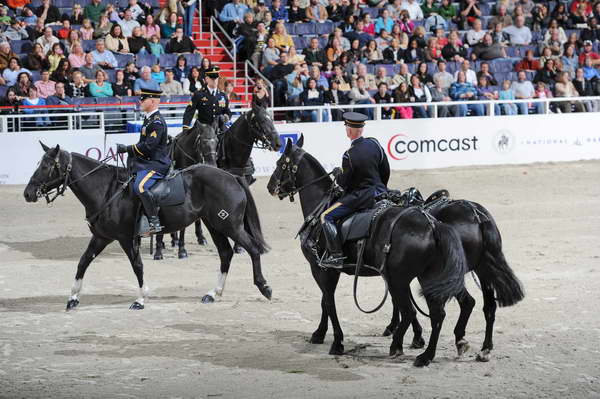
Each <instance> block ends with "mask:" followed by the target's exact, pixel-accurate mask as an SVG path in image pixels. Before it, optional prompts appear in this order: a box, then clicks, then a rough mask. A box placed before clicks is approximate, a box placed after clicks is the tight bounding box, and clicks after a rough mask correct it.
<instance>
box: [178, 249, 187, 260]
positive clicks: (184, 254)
mask: <svg viewBox="0 0 600 399" xmlns="http://www.w3.org/2000/svg"><path fill="white" fill-rule="evenodd" d="M177 256H179V259H185V258H187V257H188V253H187V251H186V250H185V249H180V250H179V254H178V255H177Z"/></svg>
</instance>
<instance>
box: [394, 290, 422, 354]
mask: <svg viewBox="0 0 600 399" xmlns="http://www.w3.org/2000/svg"><path fill="white" fill-rule="evenodd" d="M409 289H410V284H409V283H408V282H401V283H397V284H394V283H392V282H391V281H390V293H391V295H392V303H393V304H394V308H395V309H398V310H399V312H400V316H401V317H400V323H399V324H398V327H396V329H395V330H394V337H393V339H392V344H391V345H390V356H394V357H395V356H402V355H404V335H405V334H406V330H407V329H408V326H409V325H410V324H411V323H412V321H413V319H415V318H416V317H417V312H416V310H415V308H414V307H413V305H412V303H411V302H410V297H409V296H408V290H409Z"/></svg>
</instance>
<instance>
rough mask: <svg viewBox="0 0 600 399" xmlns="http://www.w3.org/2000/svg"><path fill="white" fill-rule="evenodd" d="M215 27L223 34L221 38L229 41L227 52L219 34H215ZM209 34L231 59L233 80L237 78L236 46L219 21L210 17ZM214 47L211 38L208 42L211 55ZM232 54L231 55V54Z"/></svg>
mask: <svg viewBox="0 0 600 399" xmlns="http://www.w3.org/2000/svg"><path fill="white" fill-rule="evenodd" d="M215 25H217V28H219V30H220V33H222V34H223V36H225V38H226V39H227V40H229V42H230V43H231V50H232V51H229V49H228V48H227V46H226V45H225V43H223V41H222V40H221V37H219V35H218V34H217V33H219V32H215ZM210 34H211V36H214V37H215V39H217V41H218V42H219V44H220V45H221V47H222V48H223V49H225V52H226V53H227V55H229V57H230V58H231V60H232V61H233V78H234V79H235V78H237V59H236V57H237V45H236V44H235V41H234V40H233V39H232V38H231V36H229V35H228V34H227V32H226V31H225V29H224V28H223V26H222V25H221V24H220V23H219V21H218V20H217V19H216V18H215V17H210ZM213 50H214V45H213V41H212V37H211V40H210V52H211V54H214V51H213ZM232 52H233V54H232Z"/></svg>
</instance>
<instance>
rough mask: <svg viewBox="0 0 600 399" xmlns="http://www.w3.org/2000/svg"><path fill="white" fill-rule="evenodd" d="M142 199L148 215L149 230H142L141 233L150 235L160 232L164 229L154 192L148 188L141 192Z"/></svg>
mask: <svg viewBox="0 0 600 399" xmlns="http://www.w3.org/2000/svg"><path fill="white" fill-rule="evenodd" d="M140 200H141V201H142V205H143V206H144V211H145V212H146V216H148V225H149V226H148V230H146V231H140V235H142V236H149V235H151V234H155V233H159V232H160V231H162V226H161V225H160V220H159V219H158V207H157V206H156V204H155V202H154V197H153V196H152V193H151V192H150V191H148V190H146V191H144V192H143V193H140Z"/></svg>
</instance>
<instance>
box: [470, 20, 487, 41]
mask: <svg viewBox="0 0 600 399" xmlns="http://www.w3.org/2000/svg"><path fill="white" fill-rule="evenodd" d="M484 35H485V31H484V30H483V29H482V27H481V20H480V19H479V18H477V19H476V20H474V21H473V28H472V29H469V31H468V32H467V43H469V46H471V47H473V46H475V45H477V44H479V43H481V41H482V40H483V36H484Z"/></svg>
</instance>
